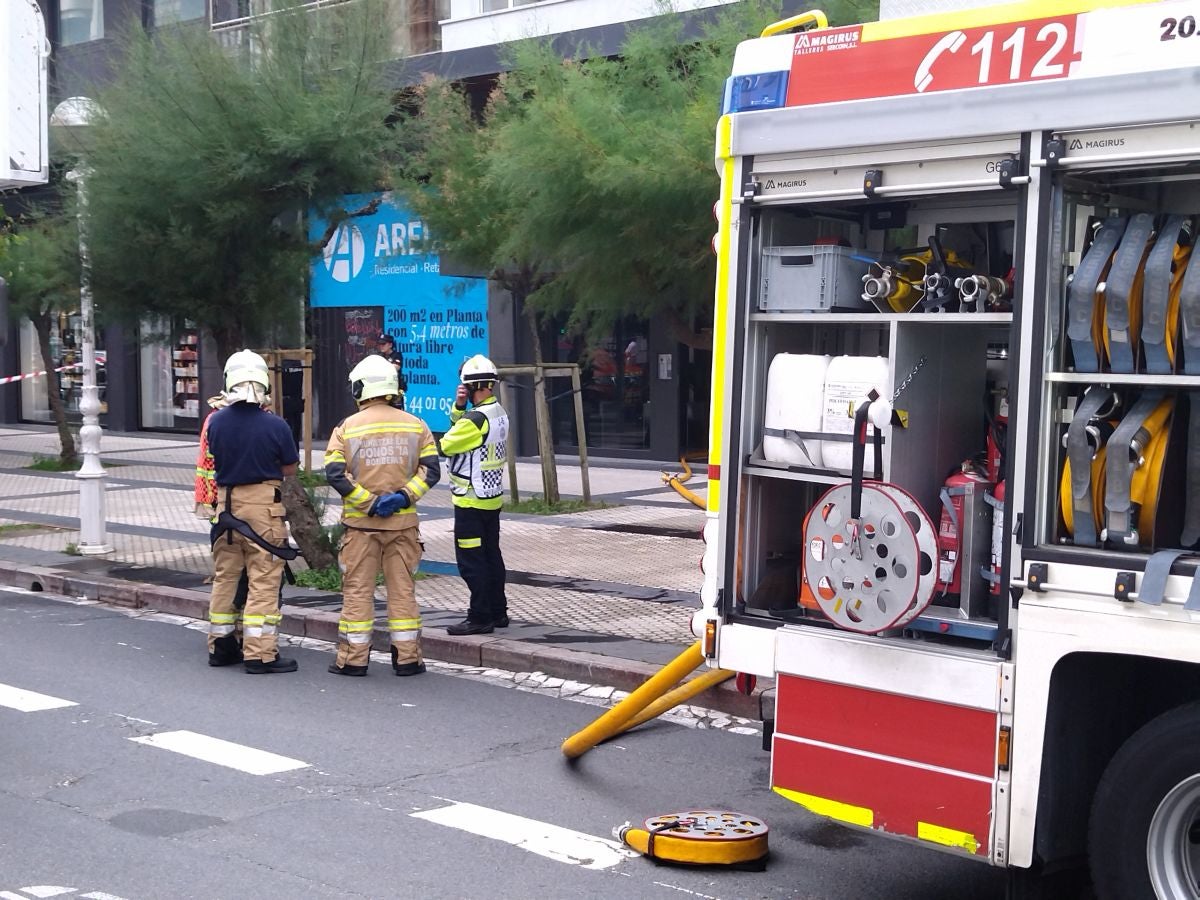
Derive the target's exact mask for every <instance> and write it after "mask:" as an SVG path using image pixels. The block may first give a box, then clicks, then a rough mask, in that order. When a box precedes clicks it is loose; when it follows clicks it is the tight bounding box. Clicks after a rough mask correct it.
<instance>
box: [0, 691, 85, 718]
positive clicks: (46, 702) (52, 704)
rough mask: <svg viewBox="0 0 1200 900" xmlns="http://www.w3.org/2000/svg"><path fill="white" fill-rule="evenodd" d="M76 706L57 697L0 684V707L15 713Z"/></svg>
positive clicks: (70, 701)
mask: <svg viewBox="0 0 1200 900" xmlns="http://www.w3.org/2000/svg"><path fill="white" fill-rule="evenodd" d="M78 705H79V704H78V703H75V702H74V701H72V700H61V699H59V698H58V697H51V696H49V695H48V694H39V693H37V692H36V691H27V690H25V689H24V688H19V687H13V686H12V685H10V684H0V706H7V707H8V708H9V709H15V710H17V712H42V711H43V710H47V709H62V708H63V707H64V706H78Z"/></svg>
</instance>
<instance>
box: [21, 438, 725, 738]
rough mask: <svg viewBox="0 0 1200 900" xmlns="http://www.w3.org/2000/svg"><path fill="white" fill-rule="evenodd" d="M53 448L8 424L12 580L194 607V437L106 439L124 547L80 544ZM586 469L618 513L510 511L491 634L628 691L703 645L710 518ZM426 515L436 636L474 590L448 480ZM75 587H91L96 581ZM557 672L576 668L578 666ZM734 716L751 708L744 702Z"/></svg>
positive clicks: (202, 556)
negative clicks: (108, 584)
mask: <svg viewBox="0 0 1200 900" xmlns="http://www.w3.org/2000/svg"><path fill="white" fill-rule="evenodd" d="M56 448H57V436H56V435H55V433H54V432H53V431H52V430H51V429H48V428H41V427H36V426H7V427H5V426H0V563H3V565H4V566H6V567H7V570H8V571H9V572H10V574H11V575H12V576H13V578H15V575H16V573H19V572H20V571H22V570H29V569H31V568H37V569H39V570H48V571H53V572H58V573H66V574H67V575H68V576H71V577H76V578H79V579H84V581H86V580H87V579H89V578H90V579H92V580H93V582H95V583H99V582H104V581H107V580H108V579H113V578H116V579H121V580H122V581H123V582H125V583H127V584H130V585H135V586H136V585H141V586H142V588H140V589H139V590H140V591H141V593H140V594H138V596H141V595H142V594H144V595H145V596H144V598H143V601H144V602H145V604H146V605H150V606H155V605H156V603H155V601H154V599H153V596H155V595H154V593H153V590H152V589H157V588H162V589H164V590H176V591H181V592H184V593H183V594H182V596H184V597H185V598H189V599H187V603H186V604H184V605H186V606H188V608H189V609H191V607H192V605H194V603H193V599H190V598H192V597H194V598H196V599H195V603H199V602H201V601H202V600H203V597H204V596H205V595H206V593H207V588H206V586H205V584H204V579H205V578H206V576H207V575H208V573H209V571H210V559H209V553H208V523H207V521H206V520H202V519H198V518H196V517H195V516H194V514H193V511H192V510H193V505H192V499H191V498H192V479H193V472H194V464H195V450H196V445H195V442H194V440H189V439H184V438H176V437H174V436H167V435H146V434H132V435H131V434H106V435H105V438H104V445H103V454H104V456H103V458H104V460H105V462H106V464H108V465H109V466H111V468H110V469H109V482H108V490H107V518H108V522H109V541H110V543H111V544H112V545H113V547H114V552H113V553H112V554H111V555H110V556H107V557H104V558H102V559H99V558H83V557H79V556H72V555H69V552H68V551H69V550H70V549H71V545H73V544H75V543H76V542H77V541H78V537H79V532H78V490H77V487H76V482H75V479H74V477H73V476H72V475H70V474H63V473H51V472H38V471H34V470H30V469H28V468H25V467H26V466H28V465H29V464H30V463H31V462H33V460H34V458H35V457H36V456H38V455H46V456H52V455H54V452H55V450H56ZM322 465H323V464H322V457H321V454H320V453H319V452H316V451H314V459H313V467H314V469H319V468H320V467H321V466H322ZM664 467H665V468H670V469H671V470H672V471H674V470H675V468H676V467H675V466H670V465H665V466H664ZM589 474H590V481H591V488H592V496H593V499H594V500H597V501H602V502H604V503H608V504H611V505H610V506H609V507H608V508H602V509H596V510H590V511H587V512H581V513H577V514H571V515H559V516H530V515H515V514H506V515H505V517H504V520H503V526H502V528H503V530H502V538H501V540H502V546H503V549H504V554H505V561H506V563H507V566H508V569H509V588H508V597H509V608H510V616H511V618H512V619H513V621H514V627H513V628H510V629H508V630H507V631H505V632H498V633H497V634H496V635H495V636H491V637H489V638H488V639H486V640H485V641H483V642H482V643H487V642H488V641H496V642H498V643H500V644H505V645H508V644H513V643H520V644H522V645H523V646H524V647H526V648H527V649H528V648H539V649H540V650H541V651H549V650H550V649H552V648H554V649H558V650H568V651H570V652H573V653H579V652H580V651H581V650H582V651H586V654H585V655H586V656H588V657H592V656H594V657H597V658H607V663H610V664H611V665H612V666H616V667H618V668H619V667H620V666H624V667H625V669H624V671H625V672H626V676H627V677H624V682H623V683H620V684H618V685H617V686H624V683H627V682H629V679H630V677H633V676H634V675H636V676H637V680H640V679H641V678H642V677H644V675H645V673H646V672H648V671H649V669H646V668H645V667H646V666H647V665H661V664H662V663H664V662H666V661H667V660H669V659H670V658H672V657H673V656H674V655H675V654H676V653H678V652H679V651H680V650H681V649H682V648H683V647H684V646H686V645H688V644H690V643H692V642H693V640H694V638H693V637H692V635H691V632H690V629H689V622H690V619H691V614H692V612H693V611H694V610H695V609H696V608H698V606H699V597H698V594H697V593H696V592H697V591H698V590H699V586H700V579H701V573H700V569H699V560H700V556H701V554H702V552H703V544H702V542H701V541H700V539H699V536H700V531H701V528H702V527H703V524H704V514H703V512H702V511H701V510H699V509H696V508H695V507H693V506H691V505H690V504H688V503H687V502H686V501H684V500H683V499H682V498H680V497H679V496H678V495H677V494H675V492H674V491H672V490H670V489H669V488H666V487H665V486H664V485H663V483H662V478H661V475H660V472H659V471H657V470H655V469H651V468H647V467H645V465H644V464H637V465H630V466H621V465H613V464H606V465H600V466H592V467H591V468H590V469H589ZM540 477H541V476H540V466H539V465H538V464H537V463H536V462H525V461H522V462H519V463H518V474H517V480H518V484H519V485H520V486H521V489H522V493H523V496H528V495H529V494H530V493H533V492H534V491H535V489H538V488H540ZM695 481H696V482H697V483H696V484H690V485H689V487H692V489H693V490H695V491H697V492H698V493H700V494H701V495H703V492H704V487H705V485H704V484H703V482H702V479H695ZM559 483H560V490H561V492H562V494H563V496H564V497H570V496H578V495H579V492H580V491H581V482H580V473H579V469H578V466H569V465H564V464H562V463H560V465H559ZM324 494H325V495H326V498H327V500H328V506H327V509H326V517H327V520H328V521H333V520H335V519H336V517H337V514H338V503H337V499H336V497H335V495H334V494H333V492H332V491H331V490H329V489H325V490H324ZM421 511H422V523H421V535H422V539H423V540H424V542H425V556H424V559H423V561H422V572H423V574H424V576H425V577H424V578H422V579H421V580H419V581H418V583H417V600H418V603H419V604H420V606H421V608H422V612H423V617H424V619H425V625H426V626H427V629H426V634H427V635H433V634H437V633H439V631H440V628H441V627H444V626H445V625H448V624H450V623H451V622H453V621H457V620H458V619H460V618H462V616H463V615H464V614H465V612H466V608H467V591H466V588H465V585H464V584H463V582H462V580H461V579H460V578H458V577H457V569H456V567H455V566H454V542H453V519H452V516H453V513H452V507H451V503H450V496H449V490H448V489H447V488H446V487H445V485H438V487H436V488H435V489H434V491H433V492H431V494H430V495H429V496H427V497H426V498H425V499H424V500H422V502H421ZM10 580H12V579H10ZM16 580H17V581H18V582H19V580H20V579H16ZM97 580H98V581H97ZM79 584H80V585H83V587H82V588H81V590H83V592H84V593H87V590H86V588H87V585H86V584H84V582H83V581H81V582H79ZM47 589H48V590H49V589H51V588H47ZM135 593H136V591H135ZM164 596H165V595H164ZM180 602H182V601H180ZM285 603H287V604H288V605H289V606H290V607H291V608H292V609H293V611H294V612H295V613H296V614H297V615H303V616H308V615H310V614H314V615H315V614H318V613H319V614H321V615H322V617H327V616H329V615H332V614H334V613H336V610H337V609H338V607H339V605H340V597H338V595H336V594H326V593H320V592H317V591H312V590H306V589H302V588H291V587H289V588H288V589H286V591H285ZM195 608H196V609H199V608H200V607H199V606H196V607H195ZM169 611H177V612H184V611H183V610H182V609H171V610H169ZM382 611H383V609H382V604H380V612H382ZM184 614H188V613H187V612H184ZM333 617H334V619H336V616H333ZM438 646H441V645H438ZM442 649H443V652H444V653H448V654H451V656H452V661H467V662H468V664H479V663H478V662H475V663H470V662H469V659H474V657H473V656H469V659H468V660H462V659H459V658H457V657H453V653H454V652H456V651H452V650H446V649H445V648H442ZM494 649H495V648H494ZM499 649H505V648H504V647H500V648H499ZM430 655H431V656H433V655H435V654H434V653H433V652H431V653H430ZM530 661H531V659H526V662H530ZM483 664H485V665H486V664H488V663H486V662H485V663H483ZM499 667H501V668H503V667H504V666H499ZM601 668H604V667H603V666H601ZM572 671H573V670H572ZM551 674H555V675H560V676H562V677H570V674H569V673H567V672H557V671H556V672H552V673H551ZM592 680H597V679H595V678H593V679H592ZM609 680H610V683H615V682H619V681H621V678H620V677H617V676H612V677H610V679H609ZM634 683H635V684H636V683H637V681H634ZM735 705H737V704H735ZM728 711H730V712H734V713H735V714H739V715H745V714H746V709H745V707H744V705H737V708H736V709H729V710H728Z"/></svg>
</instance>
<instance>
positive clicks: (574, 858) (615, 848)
mask: <svg viewBox="0 0 1200 900" xmlns="http://www.w3.org/2000/svg"><path fill="white" fill-rule="evenodd" d="M410 815H411V816H412V818H414V819H424V820H425V821H427V822H435V823H437V824H438V825H445V826H446V827H448V828H457V829H459V830H460V831H466V832H468V833H470V834H477V835H479V836H480V837H488V838H493V839H494V840H497V841H504V842H505V843H506V844H512V845H513V846H514V847H520V848H521V849H522V850H528V851H529V852H530V853H536V854H537V855H538V856H544V857H546V858H547V859H552V860H554V861H556V862H563V863H569V864H570V865H574V866H582V867H583V868H585V869H597V870H599V869H609V868H612V867H613V866H615V865H618V864H619V863H621V862H623V861H625V860H626V859H629V858H631V857H634V856H637V853H635V852H634V851H633V850H630V849H629V848H628V847H626V846H624V845H623V844H619V843H617V842H616V841H610V840H608V839H607V838H599V837H595V836H593V835H590V834H584V833H582V832H579V831H571V830H570V829H569V828H560V827H559V826H558V825H550V824H548V823H546V822H539V821H537V820H536V819H526V818H524V817H523V816H516V815H513V814H512V813H506V812H500V811H499V810H495V809H488V808H487V807H486V806H476V805H475V804H474V803H459V802H457V801H452V802H451V804H450V806H442V807H438V808H437V809H427V810H425V811H424V812H416V813H410Z"/></svg>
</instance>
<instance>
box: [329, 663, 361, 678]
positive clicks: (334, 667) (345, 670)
mask: <svg viewBox="0 0 1200 900" xmlns="http://www.w3.org/2000/svg"><path fill="white" fill-rule="evenodd" d="M326 671H328V672H330V673H332V674H334V675H357V676H359V677H361V676H363V675H366V674H367V667H366V666H339V665H338V664H337V663H335V662H334V663H330V664H329V668H328V669H327V670H326Z"/></svg>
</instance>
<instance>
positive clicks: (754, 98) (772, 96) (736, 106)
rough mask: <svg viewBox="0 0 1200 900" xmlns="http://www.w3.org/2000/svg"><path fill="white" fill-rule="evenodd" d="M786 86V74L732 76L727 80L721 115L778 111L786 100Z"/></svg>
mask: <svg viewBox="0 0 1200 900" xmlns="http://www.w3.org/2000/svg"><path fill="white" fill-rule="evenodd" d="M787 85H788V73H787V72H762V73H761V74H758V75H734V76H733V77H731V78H727V79H725V104H724V108H723V109H722V113H735V112H749V111H750V110H754V109H778V108H779V107H781V106H783V103H784V100H785V99H786V98H787Z"/></svg>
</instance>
